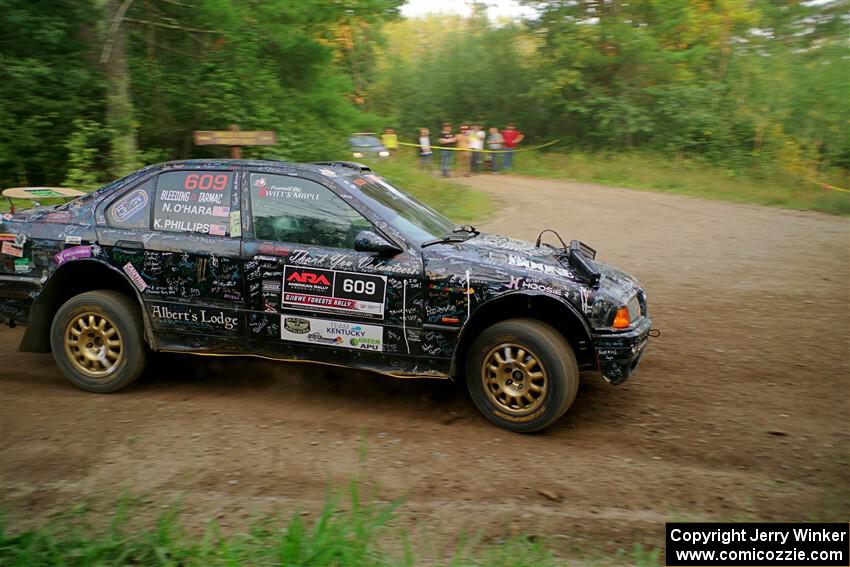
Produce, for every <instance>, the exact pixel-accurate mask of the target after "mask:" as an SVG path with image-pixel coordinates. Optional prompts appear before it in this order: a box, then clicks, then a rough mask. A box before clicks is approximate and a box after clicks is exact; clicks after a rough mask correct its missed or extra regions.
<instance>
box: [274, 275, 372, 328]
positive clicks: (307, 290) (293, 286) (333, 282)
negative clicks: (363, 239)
mask: <svg viewBox="0 0 850 567" xmlns="http://www.w3.org/2000/svg"><path fill="white" fill-rule="evenodd" d="M386 290H387V277H386V276H379V275H374V274H361V273H357V272H344V271H339V270H323V269H319V268H303V267H300V266H286V268H285V269H284V273H283V297H282V298H281V303H282V304H283V305H284V306H287V307H289V308H290V309H301V310H307V311H325V312H328V313H339V314H352V313H356V314H359V315H363V316H365V317H369V318H372V319H383V318H384V301H385V297H386Z"/></svg>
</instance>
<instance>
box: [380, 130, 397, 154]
mask: <svg viewBox="0 0 850 567" xmlns="http://www.w3.org/2000/svg"><path fill="white" fill-rule="evenodd" d="M381 143H382V144H384V147H385V148H387V151H389V152H390V153H391V154H395V152H396V150H397V149H398V135H396V133H395V131H394V130H393V129H392V128H385V129H384V134H383V135H382V136H381Z"/></svg>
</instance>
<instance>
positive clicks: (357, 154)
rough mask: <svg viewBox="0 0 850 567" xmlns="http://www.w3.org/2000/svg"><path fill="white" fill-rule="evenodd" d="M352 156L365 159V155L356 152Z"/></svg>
mask: <svg viewBox="0 0 850 567" xmlns="http://www.w3.org/2000/svg"><path fill="white" fill-rule="evenodd" d="M351 155H353V156H354V157H356V158H362V157H363V154H362V153H361V152H354V153H353V154H351Z"/></svg>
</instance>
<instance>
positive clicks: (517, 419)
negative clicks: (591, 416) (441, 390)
mask: <svg viewBox="0 0 850 567" xmlns="http://www.w3.org/2000/svg"><path fill="white" fill-rule="evenodd" d="M466 383H467V387H468V389H469V393H470V396H471V397H472V401H473V402H474V403H475V406H476V407H477V408H478V409H479V411H481V413H482V414H484V416H485V417H486V418H487V419H489V420H490V421H492V422H493V423H495V424H496V425H498V426H499V427H503V428H505V429H508V430H510V431H515V432H519V433H530V432H532V431H539V430H541V429H544V428H546V427H548V426H549V425H551V424H552V423H554V422H555V421H557V420H558V419H559V418H560V417H561V416H563V415H564V414H565V413H566V412H567V410H568V409H569V408H570V406H572V404H573V402H574V401H575V398H576V394H577V393H578V386H579V372H578V364H577V362H576V357H575V354H574V353H573V349H572V347H570V344H569V343H568V342H567V340H566V339H565V338H564V336H563V335H562V334H561V333H559V332H558V331H557V330H555V328H553V327H552V326H551V325H548V324H546V323H543V322H542V321H538V320H535V319H509V320H507V321H502V322H499V323H496V324H495V325H493V326H491V327H488V328H487V329H485V330H484V331H483V332H482V333H481V334H480V335H479V336H478V337H476V339H475V340H474V341H473V343H472V346H471V347H470V350H469V355H468V357H467V364H466Z"/></svg>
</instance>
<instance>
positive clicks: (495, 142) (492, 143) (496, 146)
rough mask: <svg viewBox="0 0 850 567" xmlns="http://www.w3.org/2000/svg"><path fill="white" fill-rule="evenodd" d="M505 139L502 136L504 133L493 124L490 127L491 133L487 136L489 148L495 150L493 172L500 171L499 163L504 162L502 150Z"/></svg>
mask: <svg viewBox="0 0 850 567" xmlns="http://www.w3.org/2000/svg"><path fill="white" fill-rule="evenodd" d="M504 144H505V139H504V138H503V137H502V133H501V132H499V129H498V128H496V127H495V126H493V127H492V128H490V135H489V136H487V149H488V150H493V151H494V152H496V153H494V154H491V155H492V156H493V162H492V163H493V166H492V167H493V173H499V164H500V163H501V162H502V153H501V150H502V148H504Z"/></svg>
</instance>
